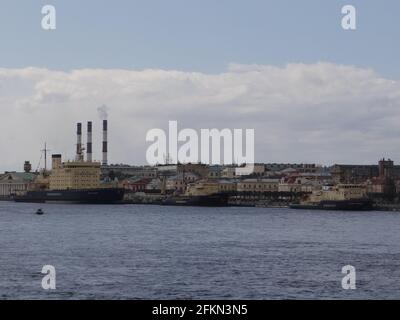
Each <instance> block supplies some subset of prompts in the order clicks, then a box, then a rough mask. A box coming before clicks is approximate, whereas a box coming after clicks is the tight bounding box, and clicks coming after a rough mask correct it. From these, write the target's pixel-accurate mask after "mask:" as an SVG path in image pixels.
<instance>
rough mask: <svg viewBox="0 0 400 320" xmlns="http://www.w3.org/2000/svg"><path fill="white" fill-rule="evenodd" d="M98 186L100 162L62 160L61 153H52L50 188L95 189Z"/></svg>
mask: <svg viewBox="0 0 400 320" xmlns="http://www.w3.org/2000/svg"><path fill="white" fill-rule="evenodd" d="M99 186H100V162H85V161H71V162H62V161H61V155H53V157H52V171H51V175H50V189H51V190H68V189H95V188H99Z"/></svg>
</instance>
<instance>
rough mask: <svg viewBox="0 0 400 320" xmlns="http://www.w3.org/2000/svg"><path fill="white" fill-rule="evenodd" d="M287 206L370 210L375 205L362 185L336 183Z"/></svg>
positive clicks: (311, 208) (309, 208)
mask: <svg viewBox="0 0 400 320" xmlns="http://www.w3.org/2000/svg"><path fill="white" fill-rule="evenodd" d="M289 207H290V208H291V209H304V210H340V211H371V210H374V207H375V205H374V202H373V201H372V200H371V199H369V198H368V197H367V196H366V190H365V186H364V185H359V184H338V185H336V186H324V187H323V188H322V190H318V191H313V192H312V194H311V195H309V196H307V197H306V198H305V199H303V200H302V201H301V202H300V203H293V204H291V205H290V206H289Z"/></svg>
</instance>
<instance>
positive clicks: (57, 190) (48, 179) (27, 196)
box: [13, 120, 124, 204]
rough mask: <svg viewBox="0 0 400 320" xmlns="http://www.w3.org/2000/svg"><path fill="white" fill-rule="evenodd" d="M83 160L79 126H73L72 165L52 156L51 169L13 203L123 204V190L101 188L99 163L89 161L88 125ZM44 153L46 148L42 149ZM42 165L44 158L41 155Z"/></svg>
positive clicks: (90, 151) (90, 139)
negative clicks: (74, 144) (75, 140)
mask: <svg viewBox="0 0 400 320" xmlns="http://www.w3.org/2000/svg"><path fill="white" fill-rule="evenodd" d="M87 128H88V142H87V159H86V161H85V160H84V155H83V150H84V149H83V148H82V124H81V123H78V126H77V151H76V158H75V160H74V161H67V162H62V160H61V155H59V154H55V155H53V156H52V169H51V171H50V172H49V171H47V169H46V164H45V169H44V170H43V171H42V172H41V174H40V175H38V177H37V178H36V180H35V181H34V182H33V183H32V184H31V185H30V186H29V189H28V190H27V191H26V192H23V193H19V194H15V195H14V197H13V198H14V201H16V202H36V203H42V202H66V203H90V204H111V203H119V202H121V201H122V200H123V197H124V189H122V188H118V187H117V186H115V185H113V183H108V184H101V183H100V176H101V163H100V162H96V161H93V160H92V123H91V122H88V126H87ZM44 151H45V153H46V151H47V150H46V148H45V150H44ZM45 163H46V154H45ZM103 164H104V165H106V164H107V120H104V121H103Z"/></svg>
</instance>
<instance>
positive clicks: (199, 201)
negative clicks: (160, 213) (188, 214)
mask: <svg viewBox="0 0 400 320" xmlns="http://www.w3.org/2000/svg"><path fill="white" fill-rule="evenodd" d="M229 197H230V194H229V193H226V192H221V191H220V190H219V187H218V184H216V183H213V182H207V181H200V182H197V183H194V184H189V185H188V187H187V190H186V192H185V193H184V194H182V195H172V196H169V197H168V198H166V199H165V200H163V201H162V204H163V205H169V206H192V207H227V206H229Z"/></svg>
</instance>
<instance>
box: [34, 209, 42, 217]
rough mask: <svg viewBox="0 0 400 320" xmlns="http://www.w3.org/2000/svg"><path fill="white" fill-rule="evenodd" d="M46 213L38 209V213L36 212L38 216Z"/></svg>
mask: <svg viewBox="0 0 400 320" xmlns="http://www.w3.org/2000/svg"><path fill="white" fill-rule="evenodd" d="M43 213H44V212H43V210H42V209H38V210H37V211H36V214H38V215H40V216H41V215H42V214H43Z"/></svg>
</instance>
